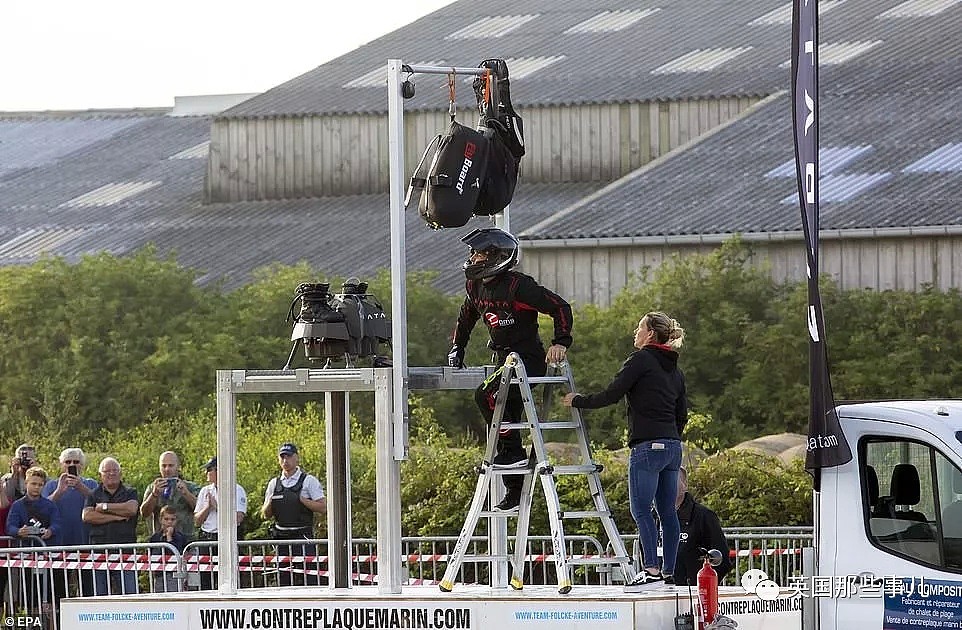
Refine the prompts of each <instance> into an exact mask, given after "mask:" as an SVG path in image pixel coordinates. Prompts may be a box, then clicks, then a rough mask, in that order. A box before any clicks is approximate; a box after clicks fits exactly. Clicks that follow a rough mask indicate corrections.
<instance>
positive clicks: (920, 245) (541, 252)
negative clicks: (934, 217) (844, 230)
mask: <svg viewBox="0 0 962 630" xmlns="http://www.w3.org/2000/svg"><path fill="white" fill-rule="evenodd" d="M751 246H752V249H753V251H754V253H755V259H756V260H757V261H758V263H759V264H764V265H767V266H768V267H769V268H770V269H771V273H772V277H773V278H775V279H777V280H801V279H803V278H804V277H805V250H804V249H803V245H802V243H801V241H770V242H753V243H751ZM715 247H716V246H715V245H712V244H692V245H655V246H636V247H603V246H601V245H599V246H598V247H594V248H588V247H569V248H566V249H554V248H533V247H528V248H524V244H523V243H522V248H523V250H524V256H523V257H522V264H523V271H524V272H525V273H528V274H531V275H532V276H534V277H535V278H537V279H538V280H539V281H540V282H542V283H543V284H544V285H545V286H547V287H549V288H551V289H553V290H555V291H556V292H558V293H559V294H560V295H561V296H563V297H565V298H566V299H568V300H571V301H573V302H576V303H578V304H586V303H594V304H597V305H600V306H607V305H608V304H610V302H611V300H612V299H613V298H614V296H615V295H617V294H618V292H619V291H621V289H623V288H624V287H625V285H626V284H627V282H628V278H629V277H631V276H632V275H633V274H637V273H638V272H639V271H641V270H642V269H643V268H645V267H650V268H651V269H655V268H657V267H658V266H659V265H661V263H662V262H663V261H664V260H665V259H666V258H670V257H671V256H672V255H674V254H678V255H681V256H687V255H691V254H696V253H697V254H705V253H710V252H711V251H713V250H714V249H715ZM819 264H820V266H821V271H822V273H827V274H830V275H831V276H832V277H834V278H835V279H836V280H838V281H839V282H840V283H841V286H842V288H845V289H855V288H870V289H877V290H885V289H906V290H917V289H920V288H921V287H922V286H923V285H926V284H931V285H933V286H935V287H936V288H938V289H942V290H947V289H950V288H958V289H962V235H951V236H950V235H947V236H941V237H918V236H915V237H909V236H906V237H892V238H883V237H877V238H844V237H843V238H841V239H832V240H828V239H823V240H822V241H821V248H820V250H819Z"/></svg>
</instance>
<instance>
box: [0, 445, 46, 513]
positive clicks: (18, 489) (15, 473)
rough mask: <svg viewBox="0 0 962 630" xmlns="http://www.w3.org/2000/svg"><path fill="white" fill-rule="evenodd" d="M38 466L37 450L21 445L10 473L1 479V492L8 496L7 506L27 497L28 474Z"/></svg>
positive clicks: (14, 456) (12, 462) (15, 453)
mask: <svg viewBox="0 0 962 630" xmlns="http://www.w3.org/2000/svg"><path fill="white" fill-rule="evenodd" d="M36 464H37V449H35V448H34V447H32V446H30V445H29V444H21V445H20V446H18V447H17V450H16V451H14V453H13V459H12V460H10V472H8V473H7V474H5V475H4V476H3V477H0V490H2V491H3V493H4V495H5V496H6V499H5V501H4V503H5V505H11V504H13V502H14V501H16V500H18V499H22V498H23V497H24V495H26V493H27V485H26V472H27V470H28V469H29V468H30V467H31V466H35V465H36Z"/></svg>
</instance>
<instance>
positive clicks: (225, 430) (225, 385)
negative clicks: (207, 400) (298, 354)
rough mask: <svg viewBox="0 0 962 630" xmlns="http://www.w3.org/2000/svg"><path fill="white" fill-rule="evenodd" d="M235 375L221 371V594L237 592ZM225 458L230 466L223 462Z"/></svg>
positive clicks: (219, 480) (219, 373)
mask: <svg viewBox="0 0 962 630" xmlns="http://www.w3.org/2000/svg"><path fill="white" fill-rule="evenodd" d="M242 373H243V372H242ZM232 375H233V372H232V371H231V370H217V461H218V469H217V506H218V508H217V560H218V572H217V590H218V592H219V593H220V594H221V595H234V594H236V593H237V520H236V519H237V517H236V516H235V515H236V514H237V490H236V488H237V466H236V465H235V462H234V454H235V453H236V452H237V435H236V433H235V431H234V426H235V423H236V420H237V405H236V401H235V398H234V390H233V380H232ZM225 460H226V462H227V465H226V466H222V465H220V464H222V463H223V462H224V461H225Z"/></svg>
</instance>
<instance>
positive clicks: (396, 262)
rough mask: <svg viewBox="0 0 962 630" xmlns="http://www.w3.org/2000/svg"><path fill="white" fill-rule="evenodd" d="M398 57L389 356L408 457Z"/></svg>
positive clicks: (391, 79) (399, 435)
mask: <svg viewBox="0 0 962 630" xmlns="http://www.w3.org/2000/svg"><path fill="white" fill-rule="evenodd" d="M401 65H402V64H401V60H400V59H390V60H388V63H387V66H388V70H387V103H388V123H387V126H388V155H389V157H390V170H389V176H390V193H391V346H392V348H393V352H392V353H391V358H392V361H393V364H394V374H393V381H392V382H393V389H394V393H393V396H392V398H393V400H394V410H393V423H394V450H393V452H394V458H395V459H399V460H400V459H407V457H408V397H407V378H408V337H407V335H408V333H407V320H408V318H407V261H406V259H405V257H404V235H405V227H404V104H403V102H402V100H401Z"/></svg>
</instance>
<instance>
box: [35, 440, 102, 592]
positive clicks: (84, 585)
mask: <svg viewBox="0 0 962 630" xmlns="http://www.w3.org/2000/svg"><path fill="white" fill-rule="evenodd" d="M59 459H60V476H59V477H58V478H56V479H50V480H49V481H47V485H45V486H44V487H43V496H45V497H47V498H48V499H50V500H51V501H53V502H54V503H55V504H56V505H57V507H58V508H59V509H60V523H61V534H60V544H61V545H86V544H87V541H88V540H89V539H90V527H89V526H88V525H87V524H86V523H84V521H83V511H84V505H86V503H87V497H89V496H90V494H91V493H92V492H93V491H94V489H95V488H96V487H97V482H96V481H95V480H93V479H90V478H88V477H84V476H83V471H84V468H85V467H86V465H87V456H86V455H84V452H83V451H82V450H81V449H79V448H65V449H64V450H63V451H61V452H60V458H59ZM78 573H79V575H80V594H81V595H93V592H94V588H93V587H94V584H93V580H92V577H93V576H92V575H91V573H90V571H68V570H66V569H54V573H53V585H54V594H55V598H56V600H57V602H59V601H60V599H61V598H63V597H64V596H65V595H66V594H67V586H68V584H69V583H71V582H73V583H74V584H76V582H77V575H78Z"/></svg>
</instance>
